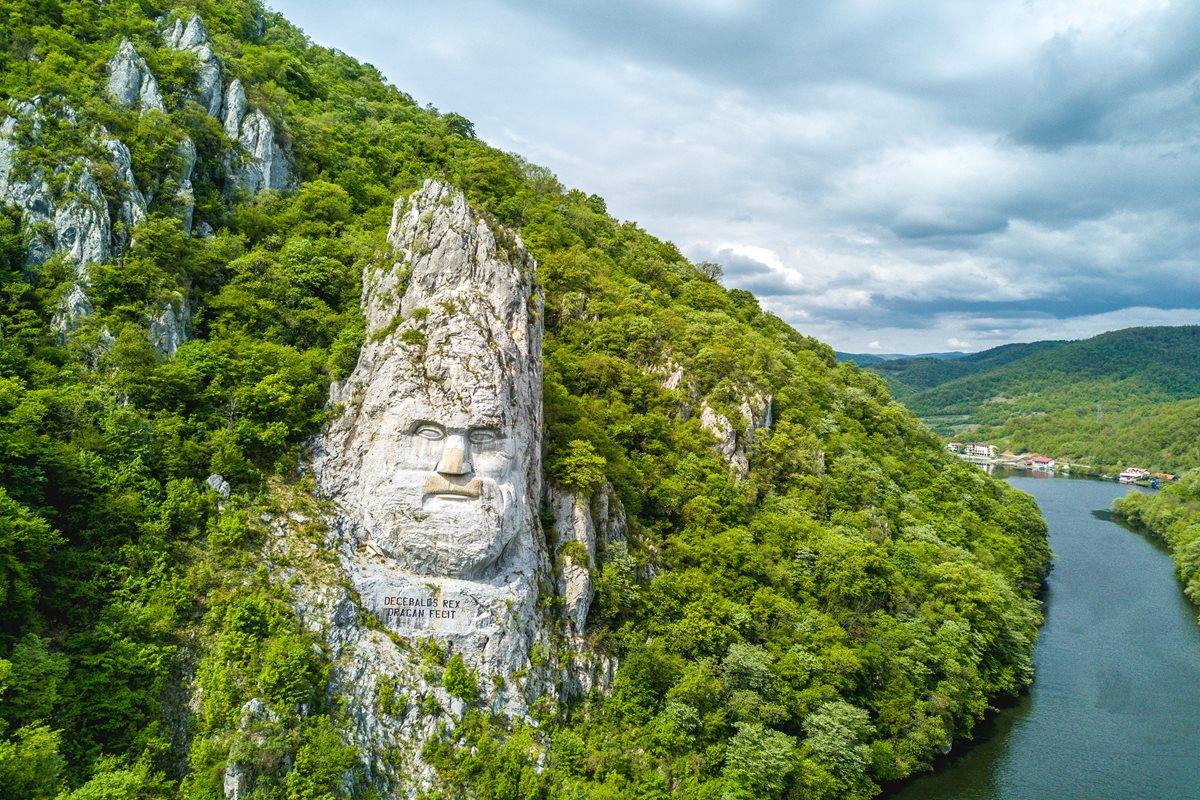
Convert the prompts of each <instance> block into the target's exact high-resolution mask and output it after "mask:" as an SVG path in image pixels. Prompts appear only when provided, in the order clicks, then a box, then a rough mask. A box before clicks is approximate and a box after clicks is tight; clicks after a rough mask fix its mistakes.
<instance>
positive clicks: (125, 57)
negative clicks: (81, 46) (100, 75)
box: [108, 39, 163, 111]
mask: <svg viewBox="0 0 1200 800" xmlns="http://www.w3.org/2000/svg"><path fill="white" fill-rule="evenodd" d="M108 93H109V94H110V95H111V96H112V98H113V100H115V101H116V102H117V104H118V105H120V106H123V107H125V108H140V109H141V110H142V111H149V110H150V109H155V110H157V111H162V110H163V101H162V95H160V94H159V92H158V81H157V80H155V78H154V75H153V73H151V72H150V67H149V66H147V64H146V60H145V59H144V58H142V57H141V56H140V55H138V51H137V50H135V49H134V47H133V44H132V43H130V41H129V40H128V39H122V40H121V46H120V47H118V48H117V54H116V55H115V56H113V57H112V58H111V59H110V60H109V62H108Z"/></svg>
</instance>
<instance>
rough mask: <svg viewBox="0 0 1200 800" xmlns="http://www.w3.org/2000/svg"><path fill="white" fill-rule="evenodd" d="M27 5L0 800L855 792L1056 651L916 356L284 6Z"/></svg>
mask: <svg viewBox="0 0 1200 800" xmlns="http://www.w3.org/2000/svg"><path fill="white" fill-rule="evenodd" d="M10 6H11V7H10V8H9V9H8V11H9V13H8V15H7V17H6V20H7V23H8V24H7V25H6V26H5V27H4V28H0V59H3V61H2V63H0V92H2V93H3V95H4V98H5V99H6V100H7V101H9V106H8V108H9V109H10V111H9V112H8V114H7V121H6V122H5V123H4V127H3V129H2V132H3V136H2V137H0V154H3V156H4V158H5V159H6V160H5V161H4V162H3V163H4V165H5V166H4V172H3V176H4V181H5V183H4V186H5V187H8V188H5V193H4V195H3V197H4V201H5V209H4V212H3V214H2V215H0V268H2V269H3V273H2V280H0V284H2V285H3V289H4V291H3V293H2V294H0V385H2V387H3V391H0V445H2V447H0V481H2V486H3V492H2V493H0V570H2V572H0V576H2V578H3V582H2V583H0V587H2V588H3V591H4V598H5V602H4V605H3V608H2V609H0V613H3V614H4V617H5V624H4V626H3V627H2V628H0V692H3V695H2V697H3V699H4V703H3V705H2V706H0V722H2V727H0V737H3V738H2V739H0V752H2V753H3V758H0V787H2V792H0V793H4V794H8V795H12V796H20V797H30V798H40V797H53V796H55V795H56V794H57V793H58V790H59V788H60V783H63V784H65V785H66V786H68V787H70V788H71V789H73V790H76V792H75V795H74V796H75V797H76V798H77V800H82V798H84V797H95V796H102V795H104V794H105V793H106V792H107V793H109V794H114V793H116V794H122V795H124V796H141V797H188V798H202V797H203V798H212V797H222V796H223V797H226V798H235V797H236V798H243V797H266V796H275V797H288V798H293V797H295V798H301V797H329V796H336V797H345V796H354V797H370V796H383V797H410V796H417V795H420V794H421V793H428V794H429V795H430V796H477V797H516V796H522V797H610V796H639V795H640V796H677V797H702V796H714V797H716V796H723V795H725V796H750V797H778V796H783V795H784V794H785V793H793V794H797V793H798V794H802V795H804V796H809V797H829V798H832V797H865V796H869V795H871V794H873V793H874V792H875V791H876V790H877V784H878V783H879V782H881V781H887V780H895V779H899V778H902V777H904V776H905V775H908V774H909V773H911V772H913V771H914V770H919V769H922V768H925V767H926V766H927V765H928V764H929V763H930V762H931V760H932V758H933V756H934V755H935V754H936V753H938V752H941V751H942V750H944V749H945V748H946V747H947V746H948V745H949V744H950V742H951V741H952V740H953V739H954V738H956V737H963V736H966V735H969V732H970V730H971V728H972V727H973V725H974V723H975V722H976V721H977V720H978V719H979V718H980V717H981V716H982V714H983V713H984V710H985V709H986V707H987V704H988V702H989V699H991V698H994V697H997V696H1003V695H1011V694H1013V693H1015V692H1017V691H1019V690H1020V688H1021V687H1022V686H1023V685H1025V683H1027V682H1028V680H1030V678H1031V674H1032V662H1031V655H1032V649H1033V641H1034V637H1035V635H1036V626H1037V624H1038V622H1039V620H1040V617H1039V605H1038V602H1037V600H1036V597H1035V595H1036V592H1037V590H1038V587H1039V586H1040V583H1041V579H1042V577H1043V575H1044V573H1045V570H1046V567H1047V558H1048V551H1047V549H1046V544H1045V538H1044V527H1043V526H1042V523H1041V521H1040V519H1039V518H1038V516H1037V512H1036V508H1035V507H1034V506H1033V504H1032V502H1031V501H1030V500H1029V499H1028V498H1026V497H1024V496H1022V495H1019V494H1018V493H1015V492H1013V491H1011V490H1009V489H1007V488H1006V487H1005V486H1003V485H1002V484H999V483H996V482H994V481H992V480H990V479H989V478H987V477H986V476H984V475H983V474H981V473H980V472H979V471H978V470H975V469H974V468H971V467H969V466H967V465H964V464H961V463H959V462H957V461H955V460H953V459H950V458H948V457H947V456H946V455H945V454H944V453H943V452H942V449H941V447H940V446H939V443H938V442H937V441H936V440H935V439H934V438H933V437H931V436H930V435H929V434H928V433H926V432H925V431H924V430H923V429H922V428H921V427H920V425H919V424H918V423H917V422H916V420H915V419H913V418H912V417H911V416H910V415H909V414H907V413H906V412H905V411H904V410H903V409H902V408H901V407H899V406H898V405H896V404H895V403H894V402H893V401H892V400H891V399H890V397H889V396H888V395H887V392H886V390H885V387H884V385H883V382H882V381H881V380H880V379H879V378H878V377H876V376H873V375H871V374H869V373H867V372H865V371H863V370H860V369H858V368H857V367H854V366H849V365H838V364H837V363H836V362H835V360H834V357H833V353H832V351H831V350H830V349H829V348H828V347H826V346H824V345H821V344H820V343H818V342H815V341H814V340H812V339H810V338H808V337H805V336H803V335H801V334H799V333H797V332H796V331H794V330H792V329H791V328H790V327H788V326H787V325H786V324H784V323H783V322H782V321H781V320H779V319H778V318H777V317H774V316H772V315H770V314H767V313H764V312H763V311H762V310H761V309H760V307H759V305H758V303H757V301H756V300H755V299H754V297H753V296H752V295H750V294H749V293H747V292H744V291H736V290H734V291H727V290H725V289H723V288H722V287H721V286H720V285H719V284H717V283H716V282H714V281H713V280H712V279H711V278H710V277H708V276H707V275H705V274H704V273H703V272H702V271H700V270H697V269H696V268H695V267H694V266H693V265H691V264H689V263H688V262H687V261H686V259H684V258H682V257H681V255H680V254H679V252H678V250H677V249H676V248H675V247H674V246H672V245H670V244H669V243H665V242H662V241H659V240H657V239H655V238H653V237H652V236H650V235H649V234H647V233H646V232H644V231H642V230H641V229H639V228H638V227H637V226H636V225H635V224H633V223H629V222H625V223H619V222H617V221H616V220H614V219H612V218H611V217H610V216H608V214H607V213H606V210H605V206H604V202H603V200H602V199H600V198H598V197H596V196H594V195H591V196H589V195H586V194H584V193H583V192H580V191H577V190H569V191H568V190H566V189H564V188H563V187H562V186H561V185H560V184H559V183H558V181H557V180H556V179H555V178H554V176H553V175H551V174H550V173H549V172H547V171H546V170H544V169H542V168H539V167H536V166H532V165H529V164H527V163H525V162H523V161H522V160H521V159H520V158H518V157H516V156H512V155H509V154H505V153H501V152H498V151H496V150H493V149H491V148H489V147H487V146H486V145H485V144H484V143H482V142H479V141H478V140H477V139H476V138H475V137H474V134H473V131H472V127H471V124H470V122H469V121H468V120H466V119H464V118H463V117H461V116H459V115H455V114H446V115H441V114H439V113H437V112H436V111H434V110H432V109H424V108H420V107H418V106H416V104H415V103H413V102H412V100H411V98H409V97H407V96H406V95H404V94H403V93H401V92H399V91H398V90H396V89H395V88H393V87H389V86H387V85H386V84H385V83H384V82H383V80H382V79H381V77H380V76H379V75H378V74H377V73H376V72H375V71H374V70H372V69H371V68H370V67H367V66H365V65H362V64H359V63H357V62H355V61H354V60H352V59H350V58H348V57H347V56H345V55H343V54H340V53H337V52H335V51H329V50H325V49H323V48H320V47H317V46H313V45H311V44H310V43H309V42H308V41H307V40H306V39H305V37H304V36H303V35H302V34H301V33H300V32H299V31H297V30H296V29H295V28H293V27H291V26H290V25H288V24H287V23H286V22H285V21H284V20H282V19H281V18H280V17H278V16H277V15H274V14H271V13H269V12H266V11H264V10H263V9H262V8H261V7H259V6H257V5H256V4H253V3H240V2H234V1H233V0H229V1H228V2H215V1H214V2H198V3H194V4H191V5H189V6H187V7H186V8H184V7H180V8H175V7H173V6H171V5H170V4H168V3H156V2H145V1H144V0H143V2H138V3H134V2H131V1H130V0H113V1H112V2H108V3H104V4H97V3H84V2H61V3H32V2H15V3H12V4H10ZM37 98H40V99H37ZM35 99H37V102H35ZM189 144H190V146H189ZM126 152H127V153H128V158H126V157H125V153H126ZM85 176H86V177H85ZM430 178H435V179H436V180H435V181H429V182H427V179H430ZM89 181H90V182H89ZM12 187H16V188H15V189H14V188H12ZM455 187H457V188H455ZM93 188H94V191H93ZM139 195H140V198H141V200H140V201H139V200H138V198H139ZM409 211H413V213H411V214H409V213H407V212H409ZM394 212H396V213H394ZM60 216H61V217H62V218H63V224H62V225H61V226H60V225H59V224H58V222H57V221H58V219H59V217H60ZM499 275H504V276H507V277H506V280H507V281H508V282H507V283H495V282H494V281H495V280H498V278H497V277H496V276H499ZM451 278H453V281H451ZM442 280H445V281H446V283H444V284H443V283H439V281H442ZM464 281H465V283H464ZM468 284H469V285H470V287H482V286H485V285H486V286H489V287H490V288H489V289H488V290H487V291H483V289H479V292H480V295H481V296H483V297H485V298H487V302H483V301H482V300H479V298H476V297H475V296H474V295H472V294H471V292H470V291H467V290H466V289H465V288H464V287H466V286H467V285H468ZM539 292H540V293H542V294H544V305H543V304H542V303H541V296H542V295H541V294H539ZM80 297H82V298H83V300H79V299H78V298H80ZM477 300H478V302H476V301H477ZM168 310H170V311H171V313H170V315H168V314H167V311H168ZM168 318H169V319H170V320H173V322H171V323H170V324H168V323H166V322H161V323H160V322H159V321H160V320H163V319H168ZM164 326H166V327H168V328H171V330H172V331H173V332H172V333H171V334H170V336H164V335H160V333H159V331H160V330H161V329H162V328H163V327H164ZM543 332H544V340H543V341H542V342H541V347H540V348H539V347H538V346H537V341H538V339H539V337H541V336H542V335H543ZM168 340H169V341H170V344H169V345H168V344H167V341H168ZM539 355H540V360H539V359H538V356H539ZM539 386H540V397H539V396H538V391H537V387H539ZM477 390H478V391H477ZM506 393H507V394H506ZM417 398H423V399H422V401H421V403H420V404H418V405H421V407H422V408H423V410H421V411H420V413H419V414H418V413H417V411H416V410H414V408H415V407H416V406H414V405H413V403H416V399H417ZM439 398H440V399H439ZM498 398H507V401H506V402H503V403H502V402H500V401H499V399H498ZM539 408H540V411H539ZM458 411H462V412H463V414H468V412H470V413H475V412H480V413H481V414H482V412H483V411H488V414H483V418H482V421H471V419H469V418H468V417H467V416H464V417H462V418H459V419H455V418H452V412H453V413H457V412H458ZM539 414H540V416H539ZM476 434H478V436H476ZM473 436H475V438H472V437H473ZM418 440H420V441H418ZM434 441H437V442H441V443H442V444H441V447H442V448H443V449H442V450H441V454H440V456H439V457H438V458H432V455H431V454H432V453H433V452H434V450H431V449H429V448H432V447H433V445H431V444H428V443H429V442H434ZM422 442H426V444H422ZM498 442H508V443H509V445H505V446H504V447H502V446H501V445H500V444H498ZM451 443H453V444H454V445H455V446H453V447H451V446H450V445H451ZM392 444H395V445H396V446H395V447H393V446H391V445H392ZM468 444H470V445H471V446H475V447H478V448H479V449H478V450H471V451H470V463H471V465H472V471H473V472H472V474H473V473H474V472H475V471H476V468H477V473H478V474H477V477H478V478H479V482H478V483H476V482H475V478H472V477H470V474H468V473H467V472H466V469H465V465H466V464H467V461H468ZM510 445H511V447H510ZM489 448H490V449H489ZM506 448H507V449H506ZM485 450H486V451H487V452H486V453H485V452H484V451H485ZM413 453H418V454H419V455H421V458H422V459H425V460H424V461H421V462H420V463H421V464H425V466H423V467H420V469H421V470H424V472H423V473H419V474H417V475H415V476H414V474H410V473H413V472H414V471H417V472H419V470H417V468H416V467H413V466H412V465H411V464H409V463H408V462H406V461H404V459H405V458H407V457H408V456H409V455H411V454H413ZM518 455H519V456H520V458H519V459H518ZM489 459H490V460H489ZM518 461H519V465H517V462H518ZM427 462H432V463H427ZM505 464H508V465H509V468H508V469H507V471H506V469H504V468H502V467H503V465H505ZM406 465H407V466H406ZM485 465H490V466H489V467H488V469H490V470H492V471H490V472H489V471H487V470H485ZM427 473H432V474H427ZM438 476H440V477H438ZM514 476H522V477H520V479H518V478H517V477H514ZM485 477H486V478H488V480H490V481H491V482H488V481H485V480H484V478H485ZM414 487H417V488H419V490H420V492H421V493H422V499H421V503H422V506H421V508H420V509H415V508H414V507H413V506H412V504H411V503H409V504H408V505H406V502H408V501H406V500H405V492H409V493H410V494H411V493H412V492H414V491H416V489H414ZM430 487H432V488H430ZM506 492H508V493H509V494H505V493H506ZM424 495H438V496H439V497H436V498H435V500H436V502H435V503H434V504H433V505H432V506H430V507H426V506H425V505H424V503H425V502H426V500H425V498H424ZM504 497H508V498H509V499H510V500H511V501H512V502H511V504H509V505H505V504H504V503H500V502H499V501H497V498H504ZM485 500H486V501H488V502H487V503H485V502H484V501H485ZM468 501H469V502H471V503H476V502H477V503H478V505H477V506H475V508H476V509H477V511H476V512H475V513H468V512H467V511H466V510H465V508H466V507H465V506H463V505H461V504H462V503H464V502H468ZM446 507H449V508H451V509H453V510H454V511H453V514H458V515H459V516H457V517H453V514H452V515H451V516H445V517H438V518H437V519H436V520H434V519H432V517H433V515H434V512H435V511H439V509H440V510H445V508H446ZM510 510H511V515H510V513H509V512H510ZM460 512H461V513H460ZM439 513H440V512H439ZM452 517H453V519H454V521H453V523H452V524H448V523H446V520H450V519H451V518H452ZM431 520H432V521H431ZM481 520H488V521H490V522H489V524H491V525H492V527H487V528H479V527H476V528H470V527H469V526H472V525H476V526H478V525H479V524H480V521H481ZM464 530H472V531H475V533H479V531H484V530H486V532H488V534H489V535H492V536H495V537H496V538H495V539H486V538H481V537H480V536H477V535H470V536H465V537H464V536H463V535H462V532H463V531H464ZM488 582H491V583H488ZM467 583H470V584H486V585H487V586H488V590H487V592H484V590H482V589H479V588H478V587H477V586H476V587H465V586H463V585H462V584H467ZM392 589H395V591H392ZM389 598H391V602H389ZM389 608H392V609H397V610H399V609H409V610H411V609H417V610H427V611H437V612H439V614H448V613H450V612H451V611H453V612H455V616H453V617H444V616H439V617H436V618H433V619H437V620H447V621H452V622H454V623H455V625H457V624H458V623H459V622H460V621H462V620H460V618H459V617H458V616H457V613H458V612H459V611H460V610H464V609H478V610H480V613H479V614H478V615H476V616H473V617H472V618H471V625H469V626H465V625H464V626H463V627H462V628H461V629H459V628H455V627H454V626H450V627H449V628H446V629H443V628H438V629H430V630H415V629H413V628H412V627H411V626H408V623H407V622H402V621H405V620H412V619H422V618H424V619H430V617H429V616H425V617H419V616H415V615H413V614H403V613H389V612H388V609H389ZM464 619H465V618H464ZM518 634H519V635H518Z"/></svg>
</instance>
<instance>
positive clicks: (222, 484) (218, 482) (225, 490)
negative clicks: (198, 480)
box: [204, 472, 232, 500]
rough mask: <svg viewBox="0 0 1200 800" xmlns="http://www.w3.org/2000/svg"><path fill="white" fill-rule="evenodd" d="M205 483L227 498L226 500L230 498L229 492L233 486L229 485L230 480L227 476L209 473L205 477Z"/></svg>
mask: <svg viewBox="0 0 1200 800" xmlns="http://www.w3.org/2000/svg"><path fill="white" fill-rule="evenodd" d="M204 483H205V485H207V486H208V488H210V489H212V490H213V491H214V492H216V493H217V494H219V495H221V497H223V498H225V499H226V500H228V499H229V493H230V491H232V487H231V486H230V485H229V481H227V480H225V476H223V475H219V474H217V473H215V472H214V473H213V474H212V475H209V476H208V477H207V478H205V479H204Z"/></svg>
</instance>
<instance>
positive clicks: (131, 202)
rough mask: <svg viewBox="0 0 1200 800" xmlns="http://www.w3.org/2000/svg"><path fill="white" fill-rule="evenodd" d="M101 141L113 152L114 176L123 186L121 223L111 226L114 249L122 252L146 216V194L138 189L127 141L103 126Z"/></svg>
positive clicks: (120, 208) (120, 210) (119, 215)
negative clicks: (116, 136) (113, 134)
mask: <svg viewBox="0 0 1200 800" xmlns="http://www.w3.org/2000/svg"><path fill="white" fill-rule="evenodd" d="M101 142H102V143H103V144H104V147H105V149H106V150H108V152H109V153H111V154H112V165H113V172H114V177H115V178H116V180H117V183H118V184H119V185H120V186H121V187H122V189H121V199H120V205H119V208H118V211H117V220H116V221H117V222H119V223H120V224H119V225H113V226H110V227H111V228H112V239H113V251H114V253H117V254H120V253H124V251H125V250H126V249H128V247H129V244H130V241H131V236H132V233H131V232H132V230H133V228H134V226H135V225H137V224H138V223H139V222H141V221H142V220H143V219H145V217H146V196H145V195H143V194H142V193H141V191H139V190H138V186H137V181H136V180H134V177H133V158H132V157H131V156H130V154H129V148H128V147H126V146H125V143H124V142H122V141H121V140H120V139H115V138H113V137H112V136H109V135H108V131H105V130H104V129H103V128H101Z"/></svg>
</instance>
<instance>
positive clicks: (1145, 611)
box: [885, 474, 1200, 800]
mask: <svg viewBox="0 0 1200 800" xmlns="http://www.w3.org/2000/svg"><path fill="white" fill-rule="evenodd" d="M1047 477H1049V476H1047ZM1071 477H1072V478H1073V479H1069V480H1068V479H1061V478H1055V479H1049V480H1048V479H1046V478H1042V477H1034V476H1032V475H1024V474H1020V475H1012V474H1009V475H1007V476H1006V480H1007V481H1008V482H1009V483H1010V484H1011V485H1013V486H1015V487H1016V488H1018V489H1021V490H1022V491H1025V492H1028V493H1029V494H1032V495H1033V496H1034V497H1035V498H1036V499H1037V501H1038V504H1039V506H1040V507H1041V509H1042V512H1043V515H1044V516H1045V518H1046V520H1047V522H1048V524H1049V535H1050V543H1051V546H1052V547H1053V548H1054V551H1055V553H1056V563H1055V568H1054V571H1053V572H1052V573H1051V575H1050V577H1049V579H1048V580H1047V584H1046V590H1045V592H1044V595H1043V597H1044V602H1045V604H1046V608H1045V612H1046V623H1045V625H1044V627H1043V628H1042V631H1041V634H1040V638H1039V642H1038V645H1037V649H1036V651H1035V656H1034V661H1035V665H1036V668H1037V675H1036V678H1035V681H1034V683H1033V685H1032V687H1031V688H1030V690H1029V691H1028V693H1027V694H1025V695H1023V696H1022V698H1021V699H1020V700H1018V702H1017V703H1016V705H1014V706H1012V707H1010V708H1005V709H1003V710H1002V711H1000V712H999V713H997V714H993V715H991V716H990V717H989V719H987V720H985V721H984V722H983V723H981V725H980V726H979V728H978V729H977V730H976V735H975V741H974V743H973V744H972V745H970V746H968V747H965V748H962V749H956V750H955V751H953V752H952V753H951V754H950V756H949V757H947V758H946V759H945V760H944V761H943V762H941V764H940V767H941V768H940V769H939V770H938V772H936V773H933V774H929V775H925V776H922V777H920V778H917V779H915V780H913V781H911V782H909V783H907V784H905V785H903V786H900V787H894V788H892V789H891V791H890V792H889V793H888V794H886V795H885V796H886V797H888V798H891V800H1135V798H1136V799H1137V800H1141V799H1142V798H1147V797H1154V798H1188V797H1197V795H1198V792H1197V789H1196V784H1195V775H1194V765H1195V764H1197V763H1200V722H1198V721H1197V718H1196V714H1195V708H1197V707H1200V706H1198V705H1197V704H1198V703H1200V627H1198V626H1197V625H1196V624H1195V609H1194V608H1193V607H1192V606H1191V605H1190V604H1189V602H1188V601H1187V598H1186V597H1185V596H1184V595H1183V593H1182V592H1181V591H1180V590H1179V586H1178V584H1177V583H1176V582H1175V578H1174V575H1173V567H1172V564H1171V561H1170V558H1169V556H1168V554H1167V552H1166V551H1165V548H1164V547H1163V546H1162V545H1161V544H1160V543H1159V542H1158V541H1157V540H1156V539H1154V538H1153V537H1150V536H1147V535H1142V534H1139V533H1138V532H1136V531H1133V530H1131V529H1130V528H1128V527H1125V526H1122V525H1121V524H1119V523H1118V521H1117V520H1115V519H1114V518H1113V516H1112V515H1111V513H1109V512H1108V509H1109V508H1110V507H1111V504H1112V502H1113V500H1114V499H1117V498H1120V497H1122V496H1123V495H1125V494H1126V493H1127V492H1131V491H1132V492H1141V491H1143V490H1140V489H1136V488H1135V489H1130V487H1126V486H1120V485H1118V484H1115V483H1112V482H1102V481H1097V480H1083V479H1078V476H1077V475H1072V476H1071Z"/></svg>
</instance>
